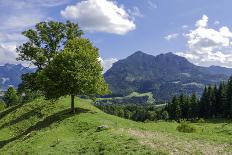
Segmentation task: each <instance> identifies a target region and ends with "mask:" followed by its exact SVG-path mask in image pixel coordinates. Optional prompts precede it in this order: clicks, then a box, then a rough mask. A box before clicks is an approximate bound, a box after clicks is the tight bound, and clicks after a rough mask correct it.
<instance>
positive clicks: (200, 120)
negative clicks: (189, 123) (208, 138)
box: [197, 118, 205, 123]
mask: <svg viewBox="0 0 232 155" xmlns="http://www.w3.org/2000/svg"><path fill="white" fill-rule="evenodd" d="M197 123H205V120H204V119H203V118H200V119H199V120H197Z"/></svg>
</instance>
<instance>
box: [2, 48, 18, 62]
mask: <svg viewBox="0 0 232 155" xmlns="http://www.w3.org/2000/svg"><path fill="white" fill-rule="evenodd" d="M15 49H16V45H14V44H9V45H0V65H4V64H5V63H14V64H15V63H17V61H16V57H17V53H16V52H15Z"/></svg>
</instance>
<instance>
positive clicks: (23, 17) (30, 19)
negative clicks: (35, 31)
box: [0, 12, 43, 31]
mask: <svg viewBox="0 0 232 155" xmlns="http://www.w3.org/2000/svg"><path fill="white" fill-rule="evenodd" d="M42 19H43V15H41V13H38V12H30V13H29V14H24V13H21V14H14V15H9V16H6V17H4V18H3V21H4V22H2V24H0V30H14V31H22V30H24V29H26V28H27V27H31V26H33V25H35V24H36V23H38V22H40V21H41V20H42Z"/></svg>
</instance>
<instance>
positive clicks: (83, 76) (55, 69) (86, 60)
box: [39, 38, 108, 111]
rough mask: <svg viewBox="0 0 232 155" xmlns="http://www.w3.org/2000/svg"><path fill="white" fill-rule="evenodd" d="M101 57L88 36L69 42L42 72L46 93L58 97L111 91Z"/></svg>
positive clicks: (99, 93)
mask: <svg viewBox="0 0 232 155" xmlns="http://www.w3.org/2000/svg"><path fill="white" fill-rule="evenodd" d="M98 58H99V54H98V49H97V48H95V47H94V46H93V45H92V44H91V42H90V41H89V40H88V39H84V38H79V39H73V40H70V41H68V43H67V44H66V45H65V48H64V51H63V52H62V53H60V54H58V55H57V56H55V57H54V59H53V60H52V61H51V63H50V64H49V65H47V66H46V67H45V68H44V69H43V70H42V71H41V72H40V73H39V78H40V79H42V81H43V82H42V83H43V92H44V94H45V96H46V97H47V98H48V99H56V98H59V97H61V96H65V95H71V97H74V96H75V95H89V96H92V95H104V94H106V93H108V86H107V85H106V84H105V81H104V78H103V75H102V67H101V64H100V62H99V60H98ZM72 100H73V98H72ZM73 102H74V101H73ZM72 104H74V103H72ZM73 108H74V107H72V111H74V109H73Z"/></svg>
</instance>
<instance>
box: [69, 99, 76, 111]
mask: <svg viewBox="0 0 232 155" xmlns="http://www.w3.org/2000/svg"><path fill="white" fill-rule="evenodd" d="M74 98H75V96H74V95H71V109H70V112H71V113H75V106H74Z"/></svg>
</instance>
